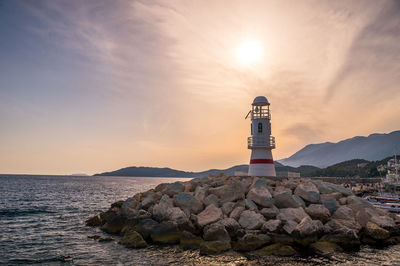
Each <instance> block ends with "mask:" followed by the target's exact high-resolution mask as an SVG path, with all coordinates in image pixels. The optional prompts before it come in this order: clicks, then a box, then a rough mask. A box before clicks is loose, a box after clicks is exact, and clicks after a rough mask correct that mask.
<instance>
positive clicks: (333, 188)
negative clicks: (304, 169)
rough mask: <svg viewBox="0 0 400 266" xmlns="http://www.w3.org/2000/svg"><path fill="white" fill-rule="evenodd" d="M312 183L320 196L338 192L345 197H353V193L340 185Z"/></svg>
mask: <svg viewBox="0 0 400 266" xmlns="http://www.w3.org/2000/svg"><path fill="white" fill-rule="evenodd" d="M312 183H313V184H314V185H315V186H317V188H318V190H319V191H320V193H321V194H330V193H332V192H339V193H341V194H342V195H343V196H345V197H347V196H351V195H353V191H351V189H348V188H345V187H343V186H340V185H336V184H333V183H328V182H323V181H320V180H313V181H312Z"/></svg>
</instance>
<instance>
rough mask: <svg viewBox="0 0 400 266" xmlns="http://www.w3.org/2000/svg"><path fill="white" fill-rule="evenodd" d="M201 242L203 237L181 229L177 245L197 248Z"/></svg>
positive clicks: (184, 247) (183, 247)
mask: <svg viewBox="0 0 400 266" xmlns="http://www.w3.org/2000/svg"><path fill="white" fill-rule="evenodd" d="M203 242H204V240H203V238H201V237H199V236H196V235H194V234H192V233H190V232H188V231H183V232H182V233H181V238H180V244H179V246H180V247H181V248H182V249H198V248H199V247H200V245H201V243H203Z"/></svg>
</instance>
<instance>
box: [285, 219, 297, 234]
mask: <svg viewBox="0 0 400 266" xmlns="http://www.w3.org/2000/svg"><path fill="white" fill-rule="evenodd" d="M297 224H298V223H297V222H296V221H294V220H288V221H286V222H285V225H284V226H283V230H284V231H285V232H286V233H288V234H289V235H290V234H292V232H293V231H294V230H295V229H296V227H297Z"/></svg>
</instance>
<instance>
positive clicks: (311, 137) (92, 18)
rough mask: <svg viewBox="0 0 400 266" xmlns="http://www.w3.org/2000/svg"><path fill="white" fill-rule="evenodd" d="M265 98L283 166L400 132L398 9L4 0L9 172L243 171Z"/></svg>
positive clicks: (1, 101)
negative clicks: (256, 103) (314, 152)
mask: <svg viewBox="0 0 400 266" xmlns="http://www.w3.org/2000/svg"><path fill="white" fill-rule="evenodd" d="M248 42H254V43H257V45H258V46H257V48H258V49H259V50H260V51H258V52H259V55H258V57H257V60H255V61H254V62H244V61H243V60H242V59H240V58H241V57H240V56H239V55H238V51H239V50H240V49H241V47H243V44H245V43H248ZM250 50H253V52H254V49H250ZM248 52H250V53H251V51H248ZM258 95H264V96H266V97H267V98H268V100H269V102H270V103H271V113H272V121H271V122H272V133H273V135H274V136H275V137H276V145H277V147H276V149H275V150H273V155H274V158H275V159H282V158H285V157H288V156H290V155H292V154H293V153H295V152H296V151H297V150H299V149H301V148H302V147H304V146H305V145H307V144H310V143H319V142H326V141H331V142H337V141H340V140H342V139H346V138H349V137H353V136H358V135H360V136H367V135H369V134H371V133H389V132H391V131H394V130H399V129H400V115H399V114H400V1H397V0H392V1H385V0H379V1H376V0H359V1H355V0H354V1H342V0H339V1H329V0H326V1H324V0H322V1H321V0H315V1H312V0H305V1H289V0H287V1H286V0H285V1H282V0H276V1H274V0H271V1H267V0H265V1H253V0H241V1H236V0H229V1H228V0H204V1H186V0H185V1H175V0H169V1H157V0H154V1H147V0H146V1H144V0H143V1H121V0H115V1H107V0H105V1H102V0H85V1H80V0H68V1H61V0H49V1H44V0H36V1H29V0H27V1H22V0H0V173H25V174H73V173H87V174H94V173H99V172H104V171H111V170H116V169H119V168H122V167H126V166H134V165H135V166H153V167H171V168H175V169H180V170H186V171H201V170H207V169H210V168H219V169H222V168H228V167H231V166H233V165H237V164H246V163H248V162H249V157H250V150H248V149H247V137H248V136H249V134H250V121H249V120H248V119H247V120H245V119H244V118H245V116H246V114H247V112H248V111H249V110H250V105H251V102H252V100H253V99H254V98H255V97H256V96H258Z"/></svg>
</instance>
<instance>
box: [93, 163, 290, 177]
mask: <svg viewBox="0 0 400 266" xmlns="http://www.w3.org/2000/svg"><path fill="white" fill-rule="evenodd" d="M275 167H283V165H282V164H280V163H278V162H275ZM248 170H249V166H248V165H247V164H242V165H236V166H233V167H230V168H227V169H210V170H207V171H202V172H185V171H180V170H175V169H171V168H158V167H143V166H141V167H136V166H132V167H126V168H122V169H119V170H116V171H111V172H105V173H101V174H95V176H136V177H202V176H209V175H218V174H221V173H224V174H226V175H234V173H235V172H236V171H240V172H247V171H248Z"/></svg>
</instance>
